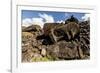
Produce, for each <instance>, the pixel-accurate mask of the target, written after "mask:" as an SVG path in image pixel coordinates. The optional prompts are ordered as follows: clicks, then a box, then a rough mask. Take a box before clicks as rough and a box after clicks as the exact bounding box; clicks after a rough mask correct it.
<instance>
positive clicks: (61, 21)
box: [57, 20, 65, 23]
mask: <svg viewBox="0 0 100 73" xmlns="http://www.w3.org/2000/svg"><path fill="white" fill-rule="evenodd" d="M57 23H65V22H64V21H63V20H60V21H57Z"/></svg>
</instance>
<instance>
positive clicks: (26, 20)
mask: <svg viewBox="0 0 100 73" xmlns="http://www.w3.org/2000/svg"><path fill="white" fill-rule="evenodd" d="M31 24H32V20H31V19H30V18H25V19H23V21H22V26H26V27H27V26H29V25H31Z"/></svg>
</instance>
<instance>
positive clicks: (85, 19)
mask: <svg viewBox="0 0 100 73" xmlns="http://www.w3.org/2000/svg"><path fill="white" fill-rule="evenodd" d="M89 19H90V14H85V15H84V16H83V17H82V20H83V21H87V20H89Z"/></svg>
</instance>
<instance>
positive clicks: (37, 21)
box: [32, 18, 44, 28]
mask: <svg viewBox="0 0 100 73" xmlns="http://www.w3.org/2000/svg"><path fill="white" fill-rule="evenodd" d="M32 23H33V24H35V25H40V26H41V28H43V25H44V22H43V19H42V18H32Z"/></svg>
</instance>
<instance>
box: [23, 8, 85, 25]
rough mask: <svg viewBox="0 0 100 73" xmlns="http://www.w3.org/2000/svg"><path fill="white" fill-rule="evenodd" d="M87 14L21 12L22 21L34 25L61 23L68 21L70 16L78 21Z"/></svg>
mask: <svg viewBox="0 0 100 73" xmlns="http://www.w3.org/2000/svg"><path fill="white" fill-rule="evenodd" d="M86 14H87V13H75V12H53V11H34V10H22V20H23V23H24V24H25V23H26V22H29V23H31V21H33V23H35V22H36V21H39V22H40V23H41V24H42V22H50V21H51V22H61V21H62V22H63V21H65V20H66V19H68V18H69V17H70V16H71V15H74V17H76V18H77V19H78V20H79V21H81V20H82V19H85V17H86ZM29 23H28V24H29Z"/></svg>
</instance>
